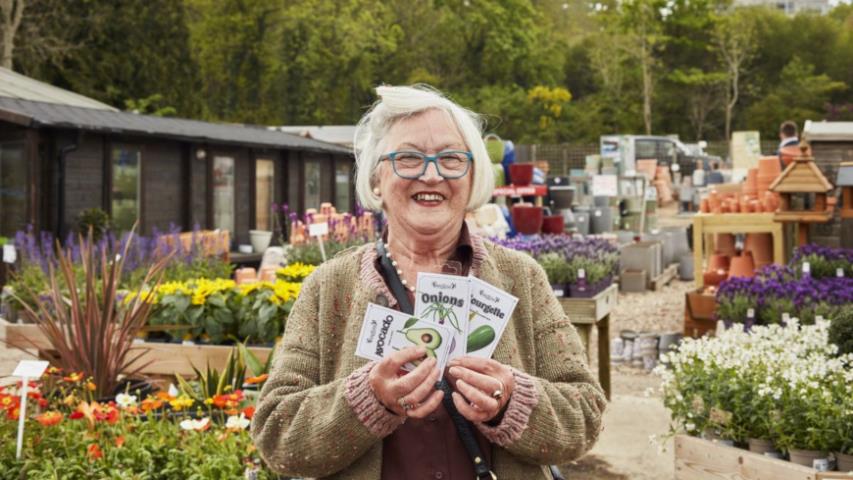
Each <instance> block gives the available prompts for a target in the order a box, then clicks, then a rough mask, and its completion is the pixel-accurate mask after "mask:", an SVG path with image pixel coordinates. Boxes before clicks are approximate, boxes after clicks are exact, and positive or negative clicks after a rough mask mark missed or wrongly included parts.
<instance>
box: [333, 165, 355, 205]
mask: <svg viewBox="0 0 853 480" xmlns="http://www.w3.org/2000/svg"><path fill="white" fill-rule="evenodd" d="M351 177H352V167H351V166H350V163H349V162H340V163H338V164H337V166H336V167H335V208H336V209H337V211H338V212H348V211H349V208H350V202H351V199H350V185H351V184H352V181H351Z"/></svg>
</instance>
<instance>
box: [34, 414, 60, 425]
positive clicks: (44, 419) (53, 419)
mask: <svg viewBox="0 0 853 480" xmlns="http://www.w3.org/2000/svg"><path fill="white" fill-rule="evenodd" d="M36 421H38V422H39V423H40V424H42V425H44V426H45V427H52V426H54V425H56V424H58V423H59V422H61V421H62V414H61V413H60V412H56V411H51V412H44V413H42V414H41V415H37V416H36Z"/></svg>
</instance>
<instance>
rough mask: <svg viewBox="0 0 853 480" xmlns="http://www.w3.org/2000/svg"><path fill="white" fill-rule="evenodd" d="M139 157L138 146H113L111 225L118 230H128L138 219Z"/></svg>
mask: <svg viewBox="0 0 853 480" xmlns="http://www.w3.org/2000/svg"><path fill="white" fill-rule="evenodd" d="M141 158H142V151H141V150H140V149H139V147H131V146H126V145H124V146H120V147H113V152H112V167H113V168H112V170H113V172H112V192H111V195H110V202H111V203H110V209H111V212H112V222H113V227H114V228H115V229H116V230H118V231H126V230H130V229H131V228H133V225H134V223H136V221H137V220H138V219H139V178H140V175H139V167H140V159H141Z"/></svg>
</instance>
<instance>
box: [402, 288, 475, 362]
mask: <svg viewBox="0 0 853 480" xmlns="http://www.w3.org/2000/svg"><path fill="white" fill-rule="evenodd" d="M470 285H471V282H470V281H469V280H468V277H461V276H456V275H443V274H440V273H418V285H417V289H416V291H415V316H416V317H418V318H419V319H421V320H427V321H430V322H433V323H434V324H436V325H442V326H447V327H450V328H452V329H453V334H454V335H453V341H452V342H451V344H450V359H451V360H452V359H454V358H456V357H461V356H463V355H465V343H466V338H467V336H468V307H469V306H470V300H471V296H470Z"/></svg>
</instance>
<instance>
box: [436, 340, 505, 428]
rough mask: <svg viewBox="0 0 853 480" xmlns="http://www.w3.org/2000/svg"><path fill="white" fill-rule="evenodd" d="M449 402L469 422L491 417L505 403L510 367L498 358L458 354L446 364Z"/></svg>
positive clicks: (494, 415)
mask: <svg viewBox="0 0 853 480" xmlns="http://www.w3.org/2000/svg"><path fill="white" fill-rule="evenodd" d="M448 365H449V366H450V370H449V371H448V374H449V375H450V378H449V380H450V382H451V385H454V389H455V390H456V391H455V392H453V403H454V404H455V405H456V409H457V410H459V413H461V414H462V416H463V417H465V418H467V419H468V420H470V421H472V422H488V421H490V420H493V419H495V418H496V417H497V416H498V415H500V413H501V412H502V411H503V409H504V407H506V404H507V403H509V397H510V396H511V395H512V390H513V388H514V387H515V377H514V376H513V374H512V370H511V369H510V368H509V367H508V366H506V365H504V364H503V363H500V362H498V361H495V360H492V359H488V358H479V357H470V356H465V357H459V358H456V359H453V360H451V361H450V363H449V364H448Z"/></svg>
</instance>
